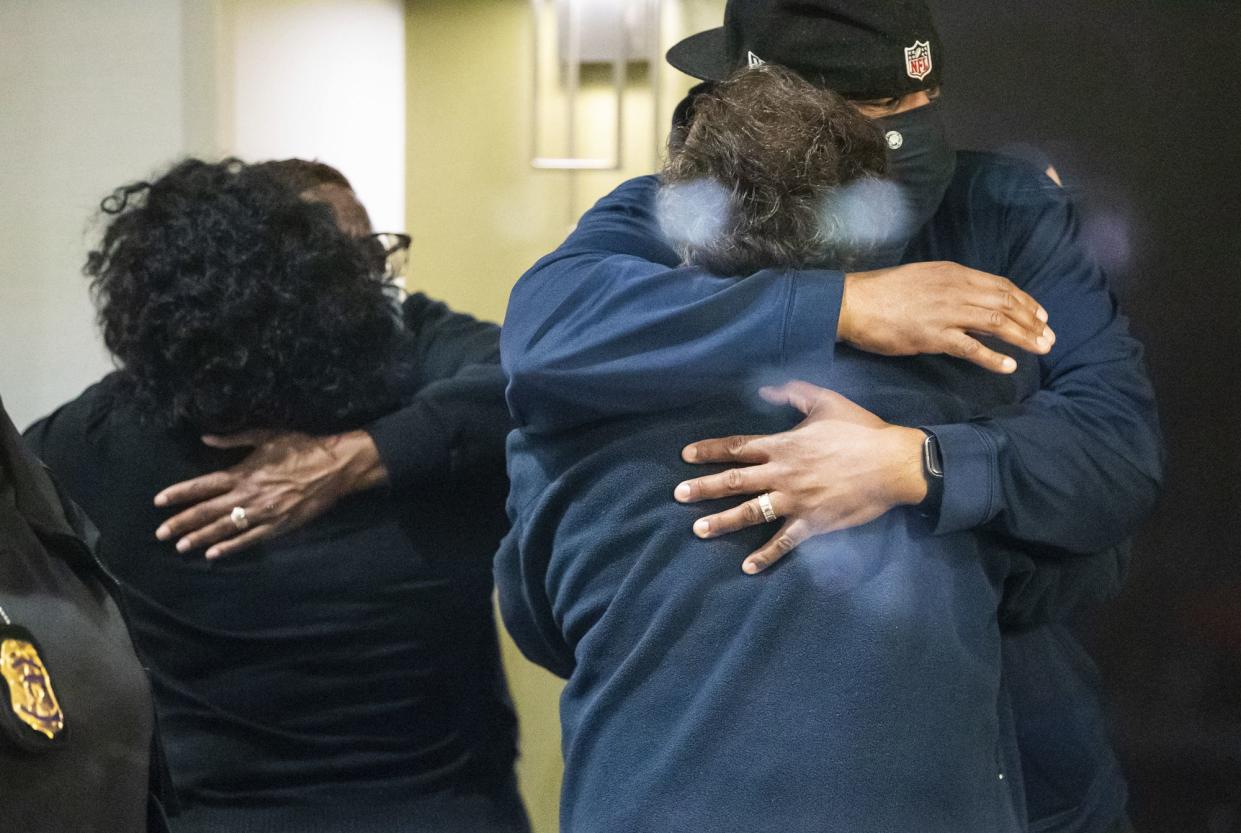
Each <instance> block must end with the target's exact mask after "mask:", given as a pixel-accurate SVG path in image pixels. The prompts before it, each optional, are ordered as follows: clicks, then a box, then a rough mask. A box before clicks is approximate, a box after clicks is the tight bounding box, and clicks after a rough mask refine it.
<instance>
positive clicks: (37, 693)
mask: <svg viewBox="0 0 1241 833" xmlns="http://www.w3.org/2000/svg"><path fill="white" fill-rule="evenodd" d="M0 676H2V677H4V681H5V682H6V683H8V685H9V704H10V708H12V710H13V714H14V716H16V717H17V719H18V720H20V721H21V722H22V723H25V724H26V725H27V726H29V727H30V728H31V729H33V730H35V731H36V732H38V733H39V734H41V735H44V736H46V737H47V738H48V740H51V739H53V738H55V737H56V735H58V734H59V733H60V732H61V730H62V729H64V728H65V715H64V713H63V712H62V711H61V710H60V703H59V702H57V700H56V692H54V691H53V690H52V678H51V677H50V676H49V675H48V673H47V666H46V665H44V663H43V658H42V657H40V656H39V651H38V649H37V648H35V646H34V643H32V642H28V641H26V640H24V639H17V638H12V637H8V638H5V639H4V640H3V641H0Z"/></svg>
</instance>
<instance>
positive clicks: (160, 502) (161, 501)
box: [155, 495, 168, 506]
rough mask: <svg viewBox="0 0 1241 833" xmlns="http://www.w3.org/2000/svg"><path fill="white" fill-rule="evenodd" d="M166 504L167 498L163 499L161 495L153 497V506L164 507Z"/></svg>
mask: <svg viewBox="0 0 1241 833" xmlns="http://www.w3.org/2000/svg"><path fill="white" fill-rule="evenodd" d="M167 503H168V498H166V497H164V496H163V495H156V496H155V505H156V506H164V505H165V504H167Z"/></svg>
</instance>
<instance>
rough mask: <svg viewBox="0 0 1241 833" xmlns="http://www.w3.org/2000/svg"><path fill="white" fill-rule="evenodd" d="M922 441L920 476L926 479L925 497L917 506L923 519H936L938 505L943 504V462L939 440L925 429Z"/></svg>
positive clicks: (922, 429) (923, 429) (921, 429)
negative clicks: (924, 436)
mask: <svg viewBox="0 0 1241 833" xmlns="http://www.w3.org/2000/svg"><path fill="white" fill-rule="evenodd" d="M918 430H920V431H922V433H924V434H926V439H924V440H923V441H922V476H923V477H924V478H926V497H924V498H923V499H922V502H921V503H919V504H918V512H919V513H921V514H922V516H923V517H927V518H938V517H939V508H940V505H941V504H942V503H943V502H944V461H943V458H942V457H941V456H940V453H939V438H938V437H936V436H935V435H934V434H932V433H931V432H930V431H927V430H926V429H925V428H920V429H918Z"/></svg>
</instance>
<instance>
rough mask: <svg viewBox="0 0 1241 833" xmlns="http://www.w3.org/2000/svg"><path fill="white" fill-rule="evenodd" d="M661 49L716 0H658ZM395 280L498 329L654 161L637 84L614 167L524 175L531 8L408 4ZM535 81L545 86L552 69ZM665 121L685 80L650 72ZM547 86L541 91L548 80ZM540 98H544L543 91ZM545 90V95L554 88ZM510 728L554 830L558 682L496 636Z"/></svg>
mask: <svg viewBox="0 0 1241 833" xmlns="http://www.w3.org/2000/svg"><path fill="white" fill-rule="evenodd" d="M665 6H666V11H665V15H664V24H665V30H664V38H663V40H664V47H667V46H669V45H671V43H673V42H674V41H675V40H677V39H679V38H680V37H681V36H682V35H684V34H690V33H693V32H696V31H699V30H701V29H706V28H710V27H711V26H716V25H719V22H720V21H721V20H722V19H723V0H680V2H677V0H666V2H665ZM407 9H408V12H407V22H408V27H407V31H406V43H407V44H408V62H409V63H408V66H409V74H408V78H407V90H408V95H409V101H408V114H409V125H408V142H409V145H408V146H409V156H408V160H407V162H408V164H407V167H408V171H409V192H408V195H407V201H406V204H407V206H408V218H409V223H408V227H409V230H410V232H411V233H412V234H413V236H414V246H413V256H412V261H411V269H410V273H409V277H408V285H409V287H410V288H411V289H420V290H424V291H426V292H427V293H429V294H431V295H433V296H436V297H440V298H443V299H445V300H447V301H448V302H449V303H450V304H452V305H454V306H456V307H458V308H460V309H463V310H467V311H470V312H473V313H475V314H476V315H481V316H484V317H487V318H490V319H492V320H497V321H498V320H500V319H501V317H502V316H503V314H504V308H505V304H506V303H507V300H508V293H509V289H510V288H511V287H512V285H513V282H514V281H515V280H516V279H517V278H518V276H520V275H521V273H522V272H523V271H524V270H525V269H526V268H527V267H529V266H530V265H531V264H532V263H533V262H534V261H535V260H536V259H538V258H539V257H540V256H541V255H543V254H546V253H547V252H548V251H550V250H551V249H552V248H554V247H555V246H556V245H557V244H558V243H559V242H560V241H561V240H562V239H563V238H564V236H565V234H566V233H567V232H568V231H569V229H570V228H571V227H572V223H573V220H574V219H576V217H577V216H578V215H580V213H581V212H582V211H583V210H585V209H586V208H588V207H589V206H590V205H591V203H593V202H594V201H595V200H596V199H598V198H599V197H600V196H602V195H603V194H605V193H607V191H609V190H610V189H611V188H612V187H613V186H615V185H616V184H618V183H619V182H621V181H622V180H624V179H626V178H628V177H630V176H636V175H639V174H643V173H649V172H650V171H652V170H654V169H655V167H656V166H657V164H658V159H657V155H658V150H657V148H656V147H655V140H654V135H655V130H654V124H653V123H652V121H651V119H652V112H651V111H652V105H651V95H650V93H649V81H648V78H647V76H646V74H645V71H644V70H639V71H638V72H636V73H632V75H633V76H634V77H633V81H632V83H630V85H629V87H628V88H627V90H626V93H625V107H626V112H625V118H626V125H625V168H624V170H622V171H608V172H590V173H580V174H568V173H563V172H553V171H536V170H533V169H531V167H530V157H531V148H530V140H529V135H530V121H529V120H530V118H531V116H530V112H529V110H530V103H529V102H530V89H531V74H532V71H531V63H530V62H531V60H532V56H531V51H532V49H531V46H530V42H531V29H530V26H531V21H530V17H531V11H530V3H529V1H528V0H409V2H408V6H407ZM548 69H549V72H548V73H546V77H548V78H549V79H552V78H554V74H555V73H554V69H555V68H554V66H550V67H548ZM659 71H660V73H661V76H660V77H661V83H662V84H663V89H664V94H663V102H662V106H661V108H660V110H661V112H660V113H659V114H658V116H657V117H658V119H659V120H660V124H666V123H667V121H668V119H669V118H670V116H671V112H672V108H673V107H674V106H675V105H676V102H678V101H679V100H680V99H681V97H682V96H683V95H684V92H685V90H686V89H688V87H689V86H690V84H691V83H692V82H691V79H689V78H686V77H685V76H682V75H680V74H679V73H677V72H676V71H675V70H672V69H671V68H670V67H666V66H662V67H661V68H660V70H659ZM587 77H588V79H589V83H588V84H587V87H586V89H585V90H584V101H583V112H584V113H586V114H587V115H586V116H585V117H584V118H583V119H582V120H581V121H582V122H583V124H582V130H581V132H580V133H579V151H580V152H581V153H583V154H589V155H604V154H607V153H608V152H609V151H610V149H611V147H610V144H609V142H610V140H611V135H612V133H613V131H614V128H613V126H612V124H613V123H612V120H611V114H610V105H609V101H610V100H611V90H610V87H608V86H607V81H608V80H609V79H608V77H607V76H606V74H605V76H604V77H603V78H602V79H599V78H596V76H595V75H593V74H588V75H587ZM549 83H554V81H553V82H549ZM547 89H549V90H551V89H552V88H551V87H549V88H547ZM553 91H554V90H553ZM560 113H561V108H560V107H558V106H557V101H556V99H555V98H552V97H550V96H549V98H548V100H547V101H546V110H545V112H544V114H543V118H542V121H543V124H542V125H541V126H542V128H543V136H544V137H545V139H546V145H545V147H544V148H543V149H542V151H543V153H545V154H559V153H562V152H563V147H557V146H556V141H555V138H556V136H558V135H559V130H558V128H560V127H561V126H562V125H563V122H562V121H561V120H560V119H561V116H560ZM504 655H505V662H506V665H507V668H508V673H509V681H510V684H511V686H512V690H513V696H514V699H515V700H516V702H517V708H518V713H519V716H520V718H521V724H522V753H523V754H522V759H521V761H520V763H519V766H518V774H519V777H520V779H521V783H522V789H523V793H524V795H525V798H526V802H527V807H528V808H529V810H530V815H531V819H532V821H533V822H534V826H535V830H536V831H537V833H549V832H550V831H554V830H556V817H557V807H558V800H559V783H560V772H561V765H560V732H559V720H558V711H557V698H558V696H559V692H560V688H561V684H560V682H559V680H557V679H555V678H553V677H552V676H551V675H550V674H548V673H546V672H544V671H543V670H542V669H540V668H537V667H535V666H533V665H531V664H530V663H528V662H526V661H525V660H524V659H523V658H522V657H521V656H520V654H519V653H518V652H517V649H516V648H515V647H514V646H513V644H512V643H511V642H510V641H509V640H508V639H507V637H506V638H505V639H504Z"/></svg>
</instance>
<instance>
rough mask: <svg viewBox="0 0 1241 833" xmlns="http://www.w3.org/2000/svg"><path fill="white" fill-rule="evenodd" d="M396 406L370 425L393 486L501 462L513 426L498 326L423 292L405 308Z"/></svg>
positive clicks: (413, 485)
mask: <svg viewBox="0 0 1241 833" xmlns="http://www.w3.org/2000/svg"><path fill="white" fill-rule="evenodd" d="M403 311H404V316H405V326H406V329H407V331H408V333H409V336H410V337H409V340H408V342H407V345H406V348H405V349H404V351H403V353H402V356H401V365H402V368H401V371H400V373H399V376H400V380H401V381H399V382H398V387H399V388H400V389H401V394H402V401H403V402H404V403H405V404H404V407H402V408H401V410H399V411H396V412H395V413H392V414H389V415H387V416H385V417H383V418H381V419H378V420H376V421H375V422H373V423H371V424H370V425H369V426H367V429H366V430H367V431H368V433H370V435H371V438H372V439H373V440H374V441H375V446H376V448H377V449H378V451H379V457H380V459H381V460H382V461H383V464H384V467H385V468H386V469H387V470H388V478H389V482H390V483H391V485H392V486H393V487H394V488H416V487H417V486H418V485H419V484H429V483H438V482H441V481H442V480H443V479H444V478H445V477H448V478H460V477H461V476H463V475H465V474H467V473H470V472H476V471H477V470H478V469H479V467H484V468H486V469H496V468H498V469H500V470H503V467H504V439H505V437H506V436H507V434H508V431H509V428H510V418H509V413H508V406H507V405H506V404H505V401H504V389H505V385H506V380H505V378H504V373H503V371H501V369H500V328H499V327H498V326H496V325H495V324H492V323H490V322H486V321H479V320H477V319H476V318H473V317H472V316H469V315H465V314H463V313H458V312H453V311H452V310H450V309H449V308H448V306H447V305H445V304H443V303H441V302H439V301H432V300H431V299H429V298H427V297H426V296H425V295H422V294H415V295H411V296H409V298H407V299H406V301H405V303H404V306H403Z"/></svg>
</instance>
